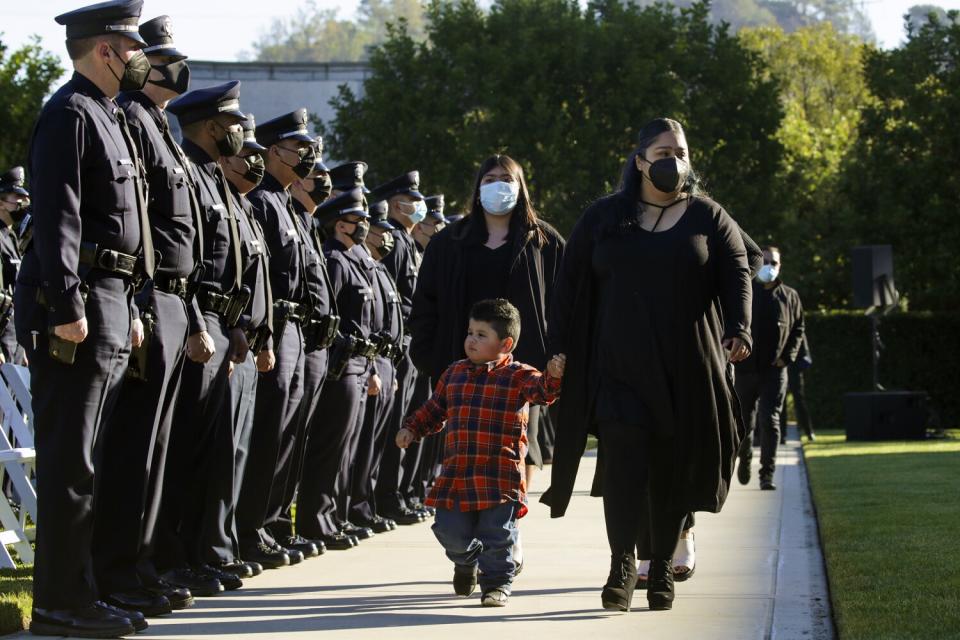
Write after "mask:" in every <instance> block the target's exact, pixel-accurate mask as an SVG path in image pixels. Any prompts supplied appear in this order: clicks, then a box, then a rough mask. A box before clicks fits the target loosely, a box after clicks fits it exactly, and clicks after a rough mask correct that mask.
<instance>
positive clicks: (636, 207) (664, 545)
mask: <svg viewBox="0 0 960 640" xmlns="http://www.w3.org/2000/svg"><path fill="white" fill-rule="evenodd" d="M688 158H689V152H688V149H687V143H686V139H685V136H684V133H683V128H682V127H681V126H680V124H679V123H677V122H676V121H673V120H668V119H658V120H654V121H653V122H650V123H649V124H647V125H646V126H645V127H643V129H642V130H641V132H640V144H639V147H638V149H637V150H636V152H635V153H634V154H633V155H632V156H631V157H630V159H629V160H628V162H627V164H626V166H625V167H624V175H623V181H622V185H621V188H620V190H619V191H618V192H617V193H615V194H613V195H611V196H607V197H605V198H602V199H600V200H599V201H597V202H596V203H594V204H593V205H591V206H590V207H589V208H588V209H587V210H586V211H585V212H584V214H583V215H582V216H581V218H580V220H579V221H578V222H577V225H576V227H575V228H574V230H573V232H572V234H571V236H570V240H569V243H568V245H567V252H566V256H565V258H564V262H563V265H562V267H561V271H560V276H559V278H558V280H557V288H556V291H555V297H554V305H553V307H552V314H551V322H550V330H551V347H552V351H553V352H555V353H565V354H567V358H568V367H567V371H568V373H569V375H568V376H567V377H565V379H564V389H563V396H562V397H561V400H560V406H559V407H558V414H559V425H558V428H557V442H556V447H555V450H554V458H553V465H554V466H553V478H552V479H553V483H552V486H551V488H550V490H549V491H548V492H547V494H546V495H545V496H544V497H543V501H544V502H546V503H548V504H550V505H551V508H552V515H553V516H554V517H559V516H562V515H563V513H564V512H565V510H566V507H567V504H568V503H569V500H570V495H571V493H572V490H573V482H574V479H575V478H576V470H577V465H578V463H579V460H580V457H581V455H582V454H583V451H584V447H585V444H586V437H587V433H588V431H591V432H593V433H595V434H596V435H597V436H598V438H599V441H600V452H599V455H600V461H599V465H598V478H597V481H598V482H597V483H596V484H597V485H598V487H600V486H602V494H603V501H604V504H603V506H604V518H605V521H606V528H607V538H608V541H609V544H610V551H611V568H610V576H609V578H608V580H607V583H606V585H605V586H604V589H603V593H602V596H601V599H602V602H603V606H604V607H605V608H607V609H619V610H624V611H625V610H629V608H630V603H631V598H632V596H633V589H634V586H635V584H636V579H637V573H636V556H635V555H634V549H635V546H636V545H637V541H638V539H639V540H640V541H641V544H645V545H648V546H649V549H644V550H642V551H641V553H642V554H643V555H646V557H649V558H650V559H651V562H650V574H649V580H648V583H647V600H648V602H649V605H650V608H651V609H669V608H671V606H672V603H673V595H674V594H673V573H672V571H671V556H672V554H673V551H674V547H675V546H676V544H677V540H678V538H679V536H680V531H681V529H682V528H683V524H684V520H685V517H686V514H687V513H688V512H693V511H712V512H717V511H719V510H720V508H721V507H722V506H723V503H724V501H725V500H726V496H727V491H728V489H729V486H730V477H731V474H732V472H733V468H734V461H735V459H736V453H737V447H738V446H739V444H740V440H741V438H742V436H743V424H742V418H741V416H740V407H739V402H738V400H737V397H736V394H735V392H734V390H733V378H732V366H730V362H735V361H739V360H741V359H743V358H745V357H746V356H747V355H748V354H749V352H750V345H751V341H750V308H751V307H750V305H751V288H750V280H751V275H750V267H749V263H748V255H747V250H746V248H745V244H744V239H743V235H742V232H741V230H740V228H739V227H738V226H737V224H736V222H734V221H733V219H732V218H731V217H730V216H729V215H727V213H726V212H725V211H724V210H723V208H722V207H720V205H718V204H717V203H715V202H713V201H712V200H710V199H709V198H707V197H706V196H704V195H703V194H702V193H701V192H700V190H699V188H698V181H697V178H696V175H695V174H694V173H693V171H692V169H691V167H690V162H689V159H688ZM751 244H752V243H751ZM644 551H648V552H649V555H648V554H646V553H644Z"/></svg>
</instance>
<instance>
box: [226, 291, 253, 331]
mask: <svg viewBox="0 0 960 640" xmlns="http://www.w3.org/2000/svg"><path fill="white" fill-rule="evenodd" d="M252 295H253V294H252V293H251V291H250V287H248V286H246V285H244V287H243V288H242V289H240V291H239V292H238V293H235V294H233V296H231V298H230V304H228V305H227V310H226V312H225V313H224V314H223V317H224V319H225V320H226V321H227V326H228V327H230V328H231V329H232V328H233V327H236V326H237V323H238V322H240V316H241V315H243V312H244V310H245V309H246V308H247V305H248V304H250V297H251V296H252Z"/></svg>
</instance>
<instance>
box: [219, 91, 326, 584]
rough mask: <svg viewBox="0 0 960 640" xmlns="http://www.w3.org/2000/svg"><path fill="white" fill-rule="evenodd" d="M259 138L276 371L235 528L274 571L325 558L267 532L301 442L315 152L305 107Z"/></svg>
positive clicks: (259, 215) (267, 380) (256, 193)
mask: <svg viewBox="0 0 960 640" xmlns="http://www.w3.org/2000/svg"><path fill="white" fill-rule="evenodd" d="M257 140H258V141H259V142H260V143H262V144H263V145H264V146H265V147H267V148H268V151H267V152H266V154H265V164H266V173H265V174H264V177H263V180H262V181H261V183H260V185H259V186H258V187H257V188H256V189H254V190H253V191H251V192H250V194H249V195H248V198H249V199H250V203H251V205H252V206H253V213H254V216H255V217H256V219H257V222H259V223H260V226H261V227H262V228H263V232H264V237H265V238H266V241H267V248H268V250H269V255H270V285H271V288H272V290H273V300H274V311H273V321H274V344H273V347H274V353H275V354H276V366H275V367H274V369H273V370H272V371H270V372H268V373H265V374H262V375H261V377H260V382H259V387H258V392H257V403H256V406H255V408H254V419H253V435H252V436H251V440H250V447H251V450H252V451H255V452H256V455H253V456H250V458H249V459H248V460H247V468H246V471H245V473H244V477H243V486H242V488H241V490H240V501H239V503H238V505H237V529H238V533H239V535H240V552H241V555H242V556H243V557H244V558H245V559H247V560H253V561H255V562H259V563H260V564H262V565H263V566H264V567H267V568H276V567H280V566H284V565H286V564H288V563H293V564H295V563H298V562H301V561H302V560H303V558H304V557H307V558H309V557H313V556H316V555H318V554H319V549H318V548H317V547H316V545H314V544H313V543H310V542H307V541H303V542H302V543H300V541H297V544H296V545H295V546H290V547H284V546H282V545H281V544H280V543H279V541H277V540H275V539H274V538H273V536H271V535H270V534H269V532H268V531H267V530H266V528H265V525H266V524H267V518H268V513H269V509H270V500H271V493H272V492H277V493H278V494H281V495H282V493H283V491H284V487H285V484H286V474H288V473H289V468H290V457H291V456H292V452H293V447H294V444H295V441H296V432H297V412H298V410H299V408H300V402H301V401H302V399H303V384H304V344H303V322H304V319H305V318H307V317H308V316H309V313H310V304H309V300H310V298H309V295H308V290H307V283H306V277H305V274H304V267H305V264H306V256H305V247H304V243H303V240H302V237H301V234H300V232H299V230H298V227H297V223H296V219H295V216H296V214H295V212H294V210H293V203H292V200H291V196H290V185H291V184H292V183H293V181H294V180H296V179H297V178H305V177H306V176H308V175H309V174H310V172H312V171H313V168H314V163H315V160H316V154H315V151H314V148H313V142H314V140H313V138H312V137H310V135H308V132H307V110H306V109H297V110H296V111H293V112H291V113H287V114H284V115H282V116H279V117H277V118H274V119H272V120H269V121H267V122H263V123H260V124H259V125H258V127H257ZM285 557H286V559H285Z"/></svg>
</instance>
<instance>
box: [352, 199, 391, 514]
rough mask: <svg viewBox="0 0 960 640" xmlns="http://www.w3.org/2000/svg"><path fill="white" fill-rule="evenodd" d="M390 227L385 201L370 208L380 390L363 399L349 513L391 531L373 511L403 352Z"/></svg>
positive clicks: (368, 262)
mask: <svg viewBox="0 0 960 640" xmlns="http://www.w3.org/2000/svg"><path fill="white" fill-rule="evenodd" d="M393 230H394V226H393V225H392V224H390V222H388V221H387V203H386V202H383V201H381V202H378V203H376V204H374V205H371V206H370V232H369V233H368V234H367V239H366V242H365V245H366V247H367V250H368V251H369V252H370V256H368V257H365V258H364V267H365V269H366V272H367V278H368V280H370V283H371V285H372V286H373V288H374V290H375V292H376V293H377V295H376V296H375V302H377V304H376V305H375V306H374V312H373V326H372V331H373V339H374V341H375V342H376V343H377V356H376V368H377V373H378V374H379V376H380V379H381V381H382V382H381V387H382V388H381V390H380V393H379V394H377V395H375V396H370V397H368V398H367V406H366V408H365V410H364V415H363V422H362V425H361V428H360V430H358V432H357V433H358V437H357V441H358V446H357V451H356V454H355V455H354V462H353V468H352V471H351V477H350V508H349V511H348V516H349V520H350V522H352V523H354V524H355V525H359V526H363V527H369V528H371V529H373V531H374V533H384V532H386V531H391V530H393V529H396V527H397V523H396V522H394V521H393V520H390V519H389V518H384V517H383V516H380V515H377V505H376V501H375V498H374V488H375V487H376V485H377V478H378V475H379V470H380V460H381V458H382V457H383V451H384V448H385V447H387V446H394V444H393V442H387V440H386V428H387V422H388V420H389V419H390V415H391V413H392V410H393V402H394V398H395V397H396V391H397V388H398V385H397V382H396V368H395V363H396V362H397V361H399V359H400V357H401V355H402V353H403V313H402V311H401V309H400V294H399V292H398V291H397V286H396V284H394V282H393V278H391V277H390V274H389V272H387V269H386V267H384V266H383V264H381V262H380V261H381V260H383V258H384V257H385V256H387V255H389V253H390V252H391V251H392V250H393V246H394V245H393V235H391V234H390V232H391V231H393Z"/></svg>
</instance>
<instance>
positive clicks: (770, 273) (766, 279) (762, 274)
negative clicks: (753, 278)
mask: <svg viewBox="0 0 960 640" xmlns="http://www.w3.org/2000/svg"><path fill="white" fill-rule="evenodd" d="M779 275H780V267H775V266H773V265H772V264H765V265H763V266H762V267H760V271H759V272H758V273H757V280H759V281H760V282H762V283H764V284H769V283H771V282H773V281H774V280H776V279H777V276H779Z"/></svg>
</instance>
